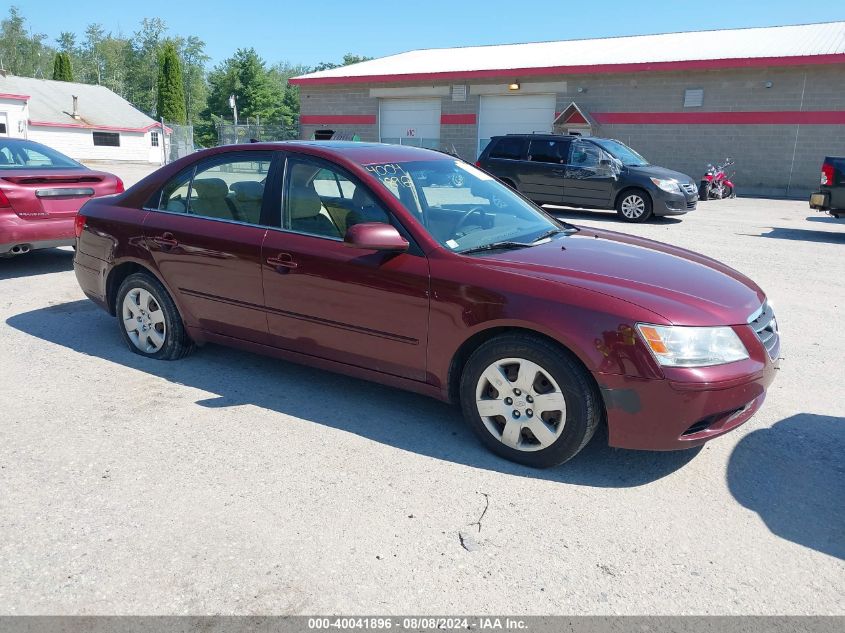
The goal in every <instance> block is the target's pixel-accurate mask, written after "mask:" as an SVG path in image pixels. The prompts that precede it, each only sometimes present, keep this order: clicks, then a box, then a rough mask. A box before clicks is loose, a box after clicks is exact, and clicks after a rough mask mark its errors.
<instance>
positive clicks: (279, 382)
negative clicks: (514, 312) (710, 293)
mask: <svg viewBox="0 0 845 633" xmlns="http://www.w3.org/2000/svg"><path fill="white" fill-rule="evenodd" d="M813 213H814V212H811V211H810V210H809V209H808V207H807V204H806V203H802V202H787V201H771V200H749V199H739V200H727V201H720V202H709V203H704V204H702V205H701V206H700V208H699V210H697V211H696V212H695V213H693V214H690V215H689V216H688V217H685V218H683V219H681V220H662V221H656V222H654V223H650V224H646V225H642V226H639V225H638V226H629V225H623V224H621V223H618V222H617V221H616V220H615V216H613V215H612V214H589V213H579V212H575V211H568V212H561V214H562V215H563V216H564V217H566V218H568V219H571V220H573V221H575V222H577V223H582V224H585V225H591V226H606V227H610V228H612V229H617V230H622V231H629V232H632V233H636V234H639V235H644V236H648V237H653V238H656V239H659V240H663V241H667V242H671V243H674V244H678V245H681V246H685V247H689V248H693V249H696V250H699V251H702V252H704V253H706V254H708V255H711V256H714V257H716V258H718V259H721V260H724V261H726V262H727V263H729V264H730V265H732V266H734V267H736V268H738V269H739V270H741V271H743V272H745V273H747V274H749V275H750V276H751V277H752V278H754V279H755V280H756V281H757V282H758V283H760V284H761V285H762V286H763V288H764V289H765V290H766V291H767V292H768V293H769V296H770V297H771V299H772V301H773V302H774V305H775V309H776V312H777V314H778V320H779V322H780V325H781V329H782V332H783V337H784V345H785V347H784V352H783V355H784V357H785V360H784V361H783V367H782V370H781V372H780V374H779V376H778V380H777V381H776V382H775V384H774V385H773V387H772V389H771V391H770V395H769V399H768V401H767V402H766V404H765V405H764V407H763V409H762V411H761V412H760V413H759V414H758V415H757V416H756V417H755V418H754V419H753V420H752V421H751V422H749V423H748V424H746V425H745V426H743V427H741V428H740V429H738V430H737V431H735V432H733V433H731V434H729V435H728V436H726V437H724V438H721V439H718V440H715V441H714V442H712V443H710V444H708V445H707V446H706V447H705V448H704V449H702V450H699V451H689V452H679V453H648V452H635V451H622V450H614V449H609V448H607V447H606V446H603V445H602V443H601V438H598V440H597V441H594V442H593V443H592V444H591V445H590V446H588V447H587V449H586V450H585V451H584V452H583V453H582V454H581V455H579V456H578V457H576V458H575V459H574V460H573V461H572V462H570V463H569V464H567V465H565V466H563V467H558V468H554V469H551V470H546V471H533V470H529V469H526V468H523V467H520V466H516V465H513V464H510V463H508V462H505V461H502V460H500V459H498V458H496V457H494V456H492V455H490V454H489V453H487V452H486V451H485V450H484V449H483V448H482V447H481V446H480V445H479V444H478V443H477V442H476V440H475V439H474V438H473V437H472V435H471V433H470V431H469V430H468V429H467V428H465V427H464V425H463V423H462V422H461V419H460V416H459V413H458V411H457V410H455V409H453V408H451V407H449V406H447V405H444V404H441V403H438V402H435V401H433V400H428V399H425V398H423V397H420V396H416V395H412V394H407V393H404V392H400V391H396V390H392V389H388V388H384V387H380V386H377V385H373V384H369V383H365V382H361V381H358V380H354V379H350V378H344V377H340V376H336V375H333V374H329V373H325V372H321V371H316V370H312V369H307V368H302V367H298V366H295V365H291V364H287V363H284V362H281V361H276V360H272V359H267V358H263V357H259V356H253V355H250V354H247V353H242V352H237V351H232V350H228V349H224V348H221V347H214V346H209V347H206V348H204V349H202V350H200V351H199V352H198V353H196V354H195V355H193V356H191V357H189V358H187V359H185V360H184V361H180V362H175V363H166V362H156V361H148V360H146V359H143V358H141V357H139V356H136V355H134V354H132V353H130V352H129V351H128V350H127V349H125V347H124V346H123V344H122V342H121V339H120V337H119V334H118V329H117V324H116V322H115V321H114V319H112V318H111V317H109V316H107V315H106V314H104V313H102V312H100V311H99V310H98V309H96V308H95V307H94V305H93V304H91V303H90V302H88V301H87V300H85V299H84V297H83V295H82V293H81V292H80V290H79V288H78V287H77V285H76V282H75V279H74V276H73V272H72V269H71V252H70V251H69V250H54V251H45V252H41V253H34V254H31V255H29V256H27V257H21V258H17V259H13V260H6V261H0V351H2V363H0V411H2V412H3V415H2V418H0V420H2V421H1V422H0V613H2V614H115V613H116V614H168V613H173V614H187V613H191V614H216V613H223V614H233V613H238V614H258V613H262V614H263V613H273V614H287V613H309V614H315V613H327V612H334V613H343V614H365V613H384V614H403V613H420V614H423V613H443V614H445V613H478V614H486V613H499V614H501V613H503V612H504V613H514V614H574V613H589V614H843V613H845V594H843V586H845V583H844V582H843V581H845V466H843V455H845V399H844V398H843V396H842V394H843V387H842V384H843V377H845V373H843V369H842V363H843V358H845V337H843V336H842V330H840V329H839V324H841V322H842V312H843V308H845V222H837V221H835V220H832V219H830V218H827V217H826V216H821V215H814V214H813ZM831 327H833V328H834V329H833V333H831V329H830V328H831Z"/></svg>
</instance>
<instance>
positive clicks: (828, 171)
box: [822, 163, 834, 185]
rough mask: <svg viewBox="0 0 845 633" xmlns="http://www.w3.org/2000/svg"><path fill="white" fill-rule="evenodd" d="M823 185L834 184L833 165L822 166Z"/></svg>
mask: <svg viewBox="0 0 845 633" xmlns="http://www.w3.org/2000/svg"><path fill="white" fill-rule="evenodd" d="M822 184H823V185H832V184H834V183H833V165H831V164H830V163H825V164H824V165H822Z"/></svg>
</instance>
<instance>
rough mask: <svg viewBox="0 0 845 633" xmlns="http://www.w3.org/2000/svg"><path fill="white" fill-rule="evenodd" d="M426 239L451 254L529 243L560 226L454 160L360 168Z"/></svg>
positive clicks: (518, 197)
mask: <svg viewBox="0 0 845 633" xmlns="http://www.w3.org/2000/svg"><path fill="white" fill-rule="evenodd" d="M366 169H367V171H369V172H370V173H371V174H373V175H374V176H375V177H376V178H377V179H378V180H379V182H381V184H382V185H383V186H384V187H385V188H386V189H387V190H388V191H389V192H390V193H391V194H393V195H394V196H396V198H398V199H399V201H400V202H401V203H402V204H403V205H404V206H405V208H406V209H408V211H410V212H411V214H412V215H413V216H414V217H415V218H416V219H417V220H418V221H419V222H420V224H422V225H423V226H424V227H425V229H426V230H427V231H428V232H429V233H430V234H431V236H432V237H433V238H434V239H435V240H437V241H438V242H439V243H440V244H442V245H443V246H444V247H446V248H447V249H449V250H451V251H454V252H456V253H461V252H466V251H470V250H473V251H474V250H476V249H478V248H479V247H482V248H483V247H486V246H491V245H493V244H497V243H508V244H513V243H518V244H516V246H520V245H531V243H532V242H534V241H536V240H538V239H539V238H542V237H543V236H545V235H546V234H548V233H550V232H555V229H558V230H559V229H560V228H561V224H560V223H558V222H556V221H555V220H554V219H553V218H551V217H550V216H548V215H546V214H545V213H543V212H542V211H540V210H539V209H538V208H536V207H535V206H534V205H532V204H531V203H530V202H527V201H526V200H524V199H522V198H521V197H520V196H518V195H517V194H515V193H514V192H513V191H511V190H510V189H508V188H507V187H506V186H504V185H503V184H501V183H500V182H498V181H497V180H496V179H495V178H493V177H492V176H490V175H489V174H487V173H485V172H483V171H481V170H480V169H476V168H475V167H473V166H471V165H469V164H467V163H465V162H463V161H460V160H456V161H449V160H432V161H419V162H409V163H384V164H378V165H368V166H366Z"/></svg>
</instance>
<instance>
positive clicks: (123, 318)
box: [115, 273, 193, 360]
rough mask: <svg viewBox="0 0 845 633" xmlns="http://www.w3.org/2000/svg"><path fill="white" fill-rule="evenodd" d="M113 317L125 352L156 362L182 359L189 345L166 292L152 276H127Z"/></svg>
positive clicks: (191, 347)
mask: <svg viewBox="0 0 845 633" xmlns="http://www.w3.org/2000/svg"><path fill="white" fill-rule="evenodd" d="M115 314H117V317H118V319H120V322H121V325H120V333H121V334H122V335H123V340H124V341H126V344H127V345H128V346H129V349H130V350H132V351H133V352H135V353H136V354H140V355H141V356H146V357H148V358H156V359H159V360H176V359H179V358H182V357H183V356H186V355H187V354H189V353H190V352H191V350H192V349H193V344H192V343H191V340H190V338H189V337H188V334H187V332H186V331H185V326H184V325H183V324H182V317H181V316H180V315H179V311H178V310H177V309H176V305H175V304H174V303H173V299H171V297H170V295H169V294H168V292H167V290H165V289H164V286H162V285H161V283H160V282H159V281H158V280H157V279H156V278H155V277H153V276H152V275H148V274H145V273H135V274H132V275H129V276H128V277H127V278H126V279H125V280H124V281H123V283H122V284H121V285H120V288H119V289H118V291H117V298H116V301H115Z"/></svg>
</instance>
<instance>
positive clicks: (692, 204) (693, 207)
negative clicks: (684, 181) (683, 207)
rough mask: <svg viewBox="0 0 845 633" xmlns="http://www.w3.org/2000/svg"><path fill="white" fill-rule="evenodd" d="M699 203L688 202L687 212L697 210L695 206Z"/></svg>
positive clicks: (695, 201) (694, 201)
mask: <svg viewBox="0 0 845 633" xmlns="http://www.w3.org/2000/svg"><path fill="white" fill-rule="evenodd" d="M697 202H698V200H687V211H692V210H693V209H695V205H696V203H697Z"/></svg>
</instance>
